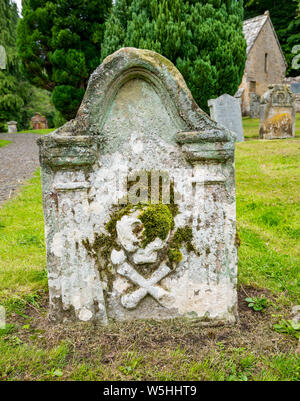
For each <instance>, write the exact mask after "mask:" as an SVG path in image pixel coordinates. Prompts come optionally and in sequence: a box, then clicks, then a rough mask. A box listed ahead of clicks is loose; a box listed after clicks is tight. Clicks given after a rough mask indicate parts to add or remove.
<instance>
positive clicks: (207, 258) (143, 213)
mask: <svg viewBox="0 0 300 401" xmlns="http://www.w3.org/2000/svg"><path fill="white" fill-rule="evenodd" d="M38 143H39V145H40V160H41V167H42V185H43V204H44V216H45V225H46V229H45V232H46V243H47V267H48V280H49V292H50V316H51V318H52V319H53V320H54V321H68V320H70V319H72V318H74V319H77V320H81V321H98V322H100V323H103V324H106V323H107V322H108V321H109V319H115V320H121V321H122V320H132V319H148V318H149V319H170V318H176V317H189V318H192V319H196V320H197V319H198V320H199V321H200V322H201V321H204V322H206V324H207V323H208V322H211V323H213V324H215V323H216V322H219V323H233V322H235V321H236V318H237V293H236V285H237V244H236V241H235V238H236V215H235V208H236V205H235V181H234V147H235V145H234V138H233V135H232V134H231V132H230V131H229V130H227V129H225V128H223V127H220V126H218V125H217V124H216V123H215V122H213V121H211V119H209V118H208V117H207V116H206V114H205V113H203V112H202V111H201V110H200V109H199V107H198V106H197V104H196V103H195V101H194V100H193V98H192V96H191V93H190V91H189V90H188V89H187V87H186V84H185V82H184V80H183V78H182V76H181V74H180V73H179V72H178V70H177V69H176V68H175V67H174V65H173V64H172V63H171V62H170V61H168V60H167V59H165V58H164V57H162V56H161V55H159V54H157V53H154V52H151V51H148V50H138V49H133V48H125V49H121V50H119V51H118V52H116V53H114V54H113V55H111V56H109V57H108V58H106V59H105V60H104V62H103V63H102V64H101V65H100V66H99V67H98V68H97V70H96V71H95V72H94V73H93V74H92V75H91V77H90V80H89V84H88V88H87V91H86V94H85V97H84V99H83V102H82V104H81V107H80V109H79V111H78V114H77V117H76V118H75V119H74V120H72V121H70V122H68V123H67V124H65V125H64V126H63V127H61V128H59V129H58V130H57V131H55V132H54V133H52V134H50V135H47V136H44V137H42V138H40V139H39V140H38Z"/></svg>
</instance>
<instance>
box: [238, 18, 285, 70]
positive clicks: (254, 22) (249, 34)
mask: <svg viewBox="0 0 300 401" xmlns="http://www.w3.org/2000/svg"><path fill="white" fill-rule="evenodd" d="M268 20H269V21H270V24H271V27H272V30H273V33H274V36H275V39H276V41H277V43H278V47H279V49H280V51H281V54H282V57H283V59H284V61H285V63H286V60H285V57H284V54H283V52H282V49H281V46H280V42H279V40H278V36H277V34H276V31H275V29H274V26H273V24H272V21H271V18H270V13H269V11H266V12H265V13H264V15H259V16H258V17H254V18H250V19H247V20H245V21H244V26H243V32H244V36H245V39H246V42H247V54H249V53H250V51H251V49H252V47H253V45H254V43H255V41H256V39H257V38H258V35H259V34H260V32H261V30H262V28H263V26H264V25H265V23H266V22H267V21H268Z"/></svg>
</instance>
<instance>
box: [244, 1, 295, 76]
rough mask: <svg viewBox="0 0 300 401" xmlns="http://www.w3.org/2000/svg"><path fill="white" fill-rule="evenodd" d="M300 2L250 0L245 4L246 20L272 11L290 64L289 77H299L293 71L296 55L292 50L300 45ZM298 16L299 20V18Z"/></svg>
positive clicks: (275, 25) (274, 22)
mask: <svg viewBox="0 0 300 401" xmlns="http://www.w3.org/2000/svg"><path fill="white" fill-rule="evenodd" d="M299 7H300V6H299V0H284V1H282V0H248V1H246V3H245V18H246V19H248V18H252V17H256V16H257V15H262V14H263V13H264V12H265V11H266V10H269V11H270V17H271V20H272V23H273V25H274V28H275V30H276V33H277V35H278V39H279V41H280V44H281V46H282V50H283V52H284V55H285V58H286V60H287V63H288V72H287V73H288V75H298V74H299V71H296V70H293V69H292V60H293V57H295V55H294V54H293V53H292V49H293V47H294V46H295V45H299V44H300V19H299ZM297 16H298V18H297Z"/></svg>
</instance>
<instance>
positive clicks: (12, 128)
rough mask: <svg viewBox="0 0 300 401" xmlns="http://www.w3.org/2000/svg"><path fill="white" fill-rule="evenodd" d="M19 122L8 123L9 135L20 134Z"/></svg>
mask: <svg viewBox="0 0 300 401" xmlns="http://www.w3.org/2000/svg"><path fill="white" fill-rule="evenodd" d="M17 124H18V123H17V121H8V122H7V130H8V133H9V134H13V133H15V132H18V127H17Z"/></svg>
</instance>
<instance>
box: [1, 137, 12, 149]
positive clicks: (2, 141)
mask: <svg viewBox="0 0 300 401" xmlns="http://www.w3.org/2000/svg"><path fill="white" fill-rule="evenodd" d="M10 143H11V141H5V140H4V139H0V148H4V146H7V145H9V144H10Z"/></svg>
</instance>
